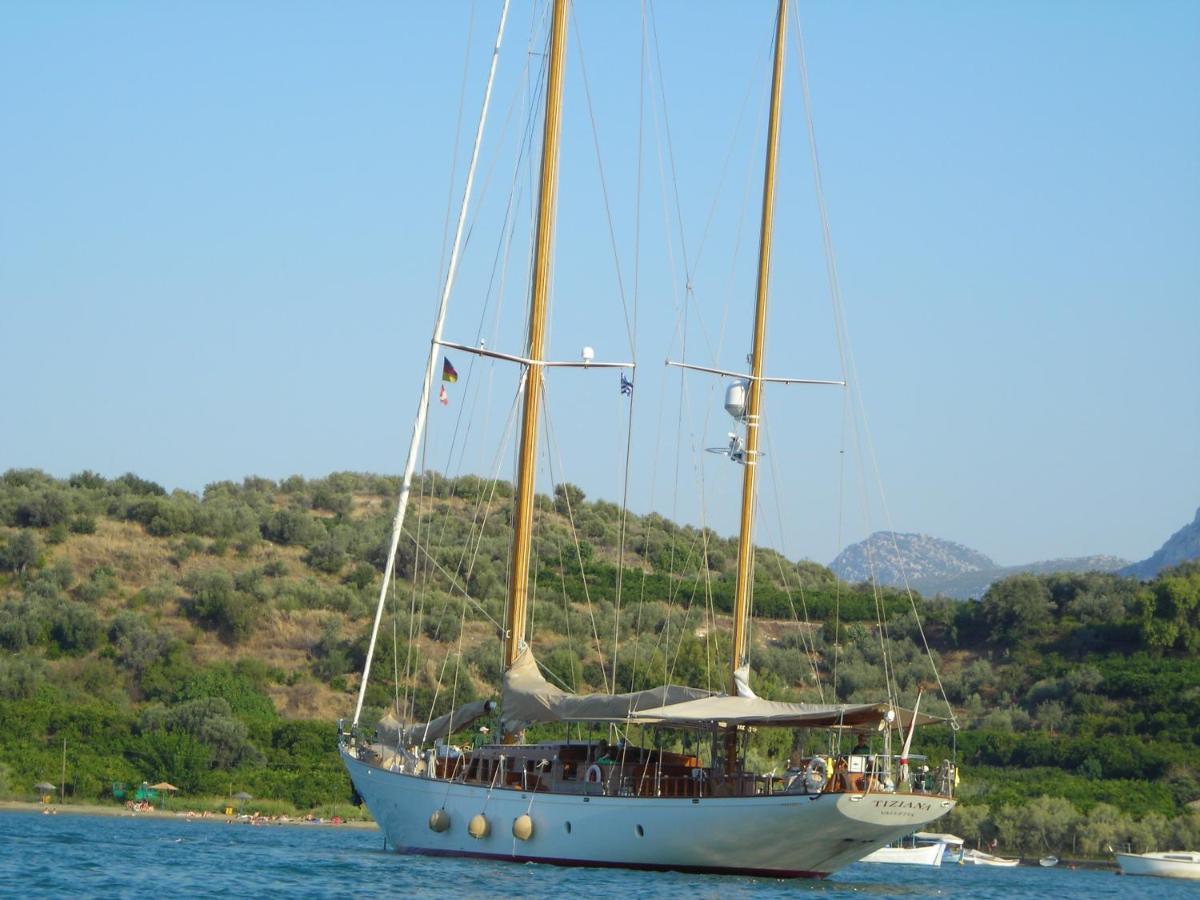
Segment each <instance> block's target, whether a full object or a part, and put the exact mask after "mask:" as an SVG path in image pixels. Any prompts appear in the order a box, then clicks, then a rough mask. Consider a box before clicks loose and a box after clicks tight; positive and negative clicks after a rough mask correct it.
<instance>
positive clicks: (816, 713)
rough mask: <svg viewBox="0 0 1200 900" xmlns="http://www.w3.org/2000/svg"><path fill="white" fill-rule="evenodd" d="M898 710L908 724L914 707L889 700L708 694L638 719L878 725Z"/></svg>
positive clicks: (925, 719) (685, 723)
mask: <svg viewBox="0 0 1200 900" xmlns="http://www.w3.org/2000/svg"><path fill="white" fill-rule="evenodd" d="M888 710H895V713H896V719H897V723H898V724H899V726H900V727H902V728H907V727H908V726H909V724H910V723H911V722H912V719H913V713H912V711H911V710H906V709H900V708H899V707H893V706H891V705H889V704H887V703H857V704H845V703H836V704H834V703H785V702H782V701H779V700H763V699H762V698H761V697H731V696H728V695H722V696H717V697H705V698H703V699H700V700H692V701H689V702H687V703H675V704H671V705H664V706H660V707H658V708H655V709H644V710H642V711H641V712H640V713H638V715H637V716H636V717H634V718H635V719H636V721H639V722H644V723H647V724H659V725H674V726H677V727H684V728H686V727H698V726H705V725H718V726H732V725H762V726H775V727H780V728H785V727H787V728H810V727H813V728H815V727H829V726H837V725H843V726H851V727H853V726H875V725H877V724H878V723H879V721H880V720H881V719H882V718H883V717H884V716H886V715H887V713H888ZM938 721H941V720H939V719H937V718H934V717H933V716H925V715H920V714H918V715H917V724H918V725H929V724H932V723H934V722H938Z"/></svg>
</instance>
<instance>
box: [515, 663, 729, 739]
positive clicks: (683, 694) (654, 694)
mask: <svg viewBox="0 0 1200 900" xmlns="http://www.w3.org/2000/svg"><path fill="white" fill-rule="evenodd" d="M712 696H713V694H712V692H711V691H704V690H700V689H699V688H689V687H680V686H677V685H665V686H663V687H656V688H650V689H649V690H645V691H634V692H633V693H629V694H572V693H570V692H569V691H564V690H563V689H562V688H559V687H555V686H554V685H552V684H551V683H550V682H548V681H547V680H546V679H545V678H544V677H543V676H542V672H541V669H539V668H538V664H537V660H536V659H534V658H533V652H532V651H531V650H530V649H529V648H528V647H526V648H525V649H524V650H522V651H521V654H520V656H518V657H517V659H516V662H514V663H513V664H512V667H511V668H510V669H509V670H508V671H507V672H505V673H504V689H503V693H502V694H501V707H502V709H503V716H504V723H503V726H504V730H505V732H507V733H509V734H511V733H513V732H516V731H520V730H521V729H523V728H524V727H525V726H527V725H532V724H534V723H536V722H588V721H590V722H622V721H625V720H627V719H629V718H633V717H636V714H638V713H639V711H640V710H643V709H650V708H652V707H662V706H665V705H668V704H678V703H682V702H685V701H689V700H698V699H701V698H707V697H712Z"/></svg>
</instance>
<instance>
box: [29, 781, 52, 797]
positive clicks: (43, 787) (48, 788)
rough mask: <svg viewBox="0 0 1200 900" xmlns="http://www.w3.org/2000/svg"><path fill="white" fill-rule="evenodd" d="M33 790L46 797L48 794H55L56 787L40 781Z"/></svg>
mask: <svg viewBox="0 0 1200 900" xmlns="http://www.w3.org/2000/svg"><path fill="white" fill-rule="evenodd" d="M33 789H34V790H35V791H37V792H38V793H39V794H41V795H42V796H43V797H45V796H46V795H47V794H53V793H54V791H55V787H54V785H52V784H51V783H50V782H48V781H39V782H38V783H37V784H35V785H34V786H33Z"/></svg>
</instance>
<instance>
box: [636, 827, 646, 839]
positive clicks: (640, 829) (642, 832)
mask: <svg viewBox="0 0 1200 900" xmlns="http://www.w3.org/2000/svg"><path fill="white" fill-rule="evenodd" d="M634 831H636V832H637V836H638V837H645V836H646V829H645V828H643V827H642V826H641V825H639V826H637V828H635V829H634Z"/></svg>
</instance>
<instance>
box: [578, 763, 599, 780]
mask: <svg viewBox="0 0 1200 900" xmlns="http://www.w3.org/2000/svg"><path fill="white" fill-rule="evenodd" d="M583 780H584V781H586V782H587V783H588V784H599V783H600V782H601V781H603V780H604V773H603V772H601V771H600V767H599V766H598V765H596V764H595V763H592V764H591V765H590V766H588V770H587V773H586V774H585V775H584V776H583Z"/></svg>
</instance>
